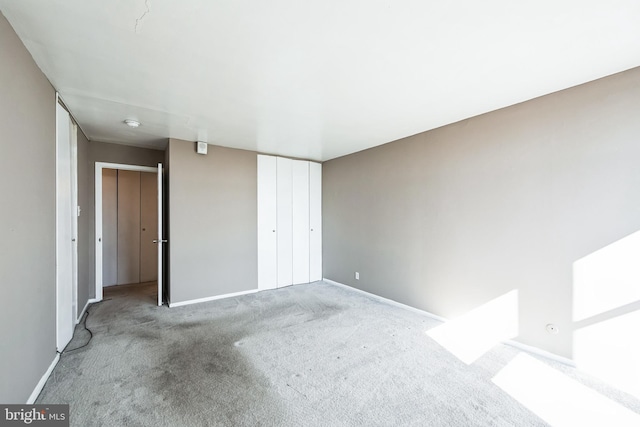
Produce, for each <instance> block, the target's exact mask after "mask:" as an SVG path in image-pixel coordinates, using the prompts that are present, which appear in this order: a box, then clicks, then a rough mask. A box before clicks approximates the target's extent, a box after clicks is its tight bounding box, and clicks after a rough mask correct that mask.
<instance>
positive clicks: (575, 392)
mask: <svg viewBox="0 0 640 427" xmlns="http://www.w3.org/2000/svg"><path fill="white" fill-rule="evenodd" d="M492 381H493V383H494V384H496V385H497V386H498V387H500V388H501V389H502V390H504V391H505V392H507V393H508V394H509V395H510V396H511V397H513V398H514V399H515V400H517V401H518V402H519V403H520V404H522V405H523V406H524V407H526V408H527V409H529V410H530V411H531V412H533V413H534V414H536V415H537V416H538V417H540V418H542V419H543V420H544V421H546V422H547V423H549V424H551V425H552V426H556V427H563V426H567V427H575V426H617V427H623V426H630V427H631V426H639V425H640V415H638V414H636V413H635V412H633V411H631V410H629V409H627V408H625V407H624V406H622V405H620V404H619V403H616V402H614V401H613V400H611V399H608V398H606V397H604V396H603V395H601V394H600V393H598V392H596V391H595V390H592V389H590V388H589V387H587V386H585V385H583V384H581V383H579V382H577V381H576V380H574V379H572V378H569V377H568V376H566V375H565V374H563V373H562V372H560V371H558V370H556V369H553V368H551V367H550V366H548V365H546V364H544V363H542V362H540V361H539V360H536V359H534V358H533V357H531V356H529V355H527V354H524V353H520V354H518V355H517V356H516V357H515V358H514V359H513V360H512V361H511V362H509V364H508V365H507V366H505V367H504V368H502V370H501V371H500V372H498V373H497V374H496V376H494V377H493V379H492Z"/></svg>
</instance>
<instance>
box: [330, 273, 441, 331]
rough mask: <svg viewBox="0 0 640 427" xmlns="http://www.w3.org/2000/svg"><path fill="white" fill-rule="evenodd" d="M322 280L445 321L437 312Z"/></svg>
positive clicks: (332, 281)
mask: <svg viewBox="0 0 640 427" xmlns="http://www.w3.org/2000/svg"><path fill="white" fill-rule="evenodd" d="M322 280H323V281H325V282H327V283H331V284H332V285H336V286H340V287H343V288H347V289H349V290H352V291H356V292H359V293H361V294H364V295H367V296H368V297H371V298H373V299H377V300H379V301H382V302H386V303H387V304H391V305H395V306H396V307H400V308H404V309H405V310H409V311H413V312H415V313H418V314H423V315H425V316H428V317H431V318H432V319H435V320H438V321H440V322H446V321H447V319H445V318H444V317H440V316H438V315H437V314H433V313H429V312H428V311H424V310H421V309H419V308H415V307H411V306H410V305H407V304H403V303H401V302H398V301H394V300H392V299H388V298H385V297H381V296H380V295H376V294H372V293H371V292H367V291H363V290H362V289H358V288H354V287H351V286H349V285H345V284H343V283H340V282H336V281H334V280H330V279H322Z"/></svg>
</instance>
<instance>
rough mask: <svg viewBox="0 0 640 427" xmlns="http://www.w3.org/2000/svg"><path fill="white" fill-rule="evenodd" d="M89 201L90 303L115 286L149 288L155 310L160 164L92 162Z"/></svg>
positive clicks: (159, 248) (159, 289)
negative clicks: (93, 251) (92, 245)
mask: <svg viewBox="0 0 640 427" xmlns="http://www.w3.org/2000/svg"><path fill="white" fill-rule="evenodd" d="M95 197H96V200H95V202H96V203H95V206H96V211H95V214H96V221H95V224H96V229H95V232H96V261H95V262H96V270H95V274H96V276H95V282H96V299H97V300H99V301H100V300H102V299H103V295H104V290H105V289H109V291H110V292H112V291H113V289H114V288H113V287H115V286H116V285H126V287H127V288H132V287H135V286H144V285H146V288H147V289H151V288H150V286H149V284H150V283H152V284H153V285H154V286H155V289H156V291H155V292H154V293H157V302H158V305H161V304H162V302H163V292H162V243H164V242H165V240H163V239H162V208H161V207H162V164H158V167H157V168H155V167H147V166H134V165H124V164H115V163H102V162H96V169H95ZM117 287H120V286H117ZM151 290H152V291H153V289H151ZM147 293H148V292H147Z"/></svg>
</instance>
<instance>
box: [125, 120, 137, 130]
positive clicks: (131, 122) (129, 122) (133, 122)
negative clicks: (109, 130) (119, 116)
mask: <svg viewBox="0 0 640 427" xmlns="http://www.w3.org/2000/svg"><path fill="white" fill-rule="evenodd" d="M124 123H125V124H126V125H127V126H129V127H130V128H137V127H138V126H140V122H139V121H137V120H133V119H126V120H125V121H124Z"/></svg>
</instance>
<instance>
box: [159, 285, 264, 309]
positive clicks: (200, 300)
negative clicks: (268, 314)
mask: <svg viewBox="0 0 640 427" xmlns="http://www.w3.org/2000/svg"><path fill="white" fill-rule="evenodd" d="M261 290H262V289H250V290H248V291H241V292H233V293H230V294H224V295H216V296H212V297H206V298H198V299H192V300H187V301H180V302H171V303H169V308H173V307H180V306H182V305H190V304H197V303H200V302H207V301H214V300H217V299H224V298H233V297H237V296H240V295H248V294H253V293H256V292H258V291H261Z"/></svg>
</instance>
